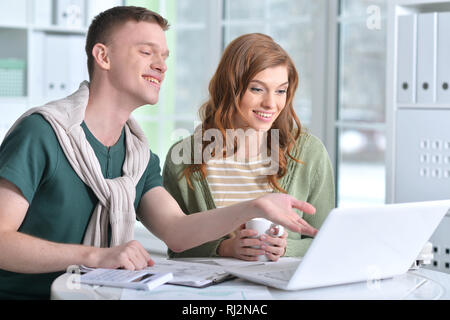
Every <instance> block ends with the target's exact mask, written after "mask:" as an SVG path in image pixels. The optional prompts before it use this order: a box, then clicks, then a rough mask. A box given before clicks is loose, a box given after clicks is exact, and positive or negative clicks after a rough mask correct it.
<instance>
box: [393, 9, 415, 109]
mask: <svg viewBox="0 0 450 320" xmlns="http://www.w3.org/2000/svg"><path fill="white" fill-rule="evenodd" d="M416 25H417V15H405V16H399V17H398V33H397V102H398V103H414V102H415V92H416V90H415V89H416V81H415V77H416V38H417V36H416V30H417V28H416Z"/></svg>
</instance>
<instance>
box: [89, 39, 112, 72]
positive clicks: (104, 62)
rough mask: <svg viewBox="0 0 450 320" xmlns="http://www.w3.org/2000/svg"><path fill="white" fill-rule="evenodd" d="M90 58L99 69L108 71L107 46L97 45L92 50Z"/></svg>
mask: <svg viewBox="0 0 450 320" xmlns="http://www.w3.org/2000/svg"><path fill="white" fill-rule="evenodd" d="M92 56H93V57H94V60H95V62H96V64H97V66H98V67H99V68H100V69H102V70H109V69H110V67H111V66H110V59H109V55H108V47H107V46H105V45H104V44H101V43H97V44H96V45H95V46H94V48H92Z"/></svg>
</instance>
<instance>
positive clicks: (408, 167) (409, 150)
mask: <svg viewBox="0 0 450 320" xmlns="http://www.w3.org/2000/svg"><path fill="white" fill-rule="evenodd" d="M387 26H388V30H387V34H388V43H387V44H388V45H387V54H388V56H387V75H388V76H387V87H386V93H387V95H386V96H387V100H386V108H387V109H386V114H387V124H388V128H387V132H388V134H387V138H388V140H387V152H386V158H387V161H386V163H387V167H386V172H387V177H386V181H387V190H386V199H387V202H390V203H401V202H414V201H430V200H444V199H450V125H449V123H450V59H449V58H450V39H449V31H450V2H449V1H441V0H433V1H424V0H393V1H389V3H388V23H387ZM410 83H411V84H412V85H411V86H409V84H410ZM407 84H408V85H407ZM449 227H450V214H448V215H447V216H445V217H444V219H443V221H442V223H441V224H440V225H439V227H438V228H437V230H436V232H435V234H433V236H432V238H431V242H432V243H433V246H434V248H435V249H434V255H435V257H434V261H433V264H432V265H431V266H430V268H433V269H436V270H439V271H444V272H448V273H450V229H449ZM446 252H447V253H446Z"/></svg>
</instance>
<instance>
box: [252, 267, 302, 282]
mask: <svg viewBox="0 0 450 320" xmlns="http://www.w3.org/2000/svg"><path fill="white" fill-rule="evenodd" d="M294 272H295V269H289V270H279V271H275V272H274V271H271V272H261V273H259V274H258V275H259V276H263V277H266V278H270V279H274V280H281V281H289V280H290V279H291V277H292V275H293V274H294Z"/></svg>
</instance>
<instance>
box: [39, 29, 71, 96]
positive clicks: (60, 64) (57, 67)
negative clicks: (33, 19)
mask: <svg viewBox="0 0 450 320" xmlns="http://www.w3.org/2000/svg"><path fill="white" fill-rule="evenodd" d="M66 43H67V36H65V35H59V34H47V35H45V45H44V75H45V82H44V99H45V100H46V101H52V100H57V99H61V98H64V97H65V96H66V95H67V93H68V92H67V90H66V89H67V79H68V78H69V71H68V64H71V63H76V62H74V61H67V54H68V48H67V45H66Z"/></svg>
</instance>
